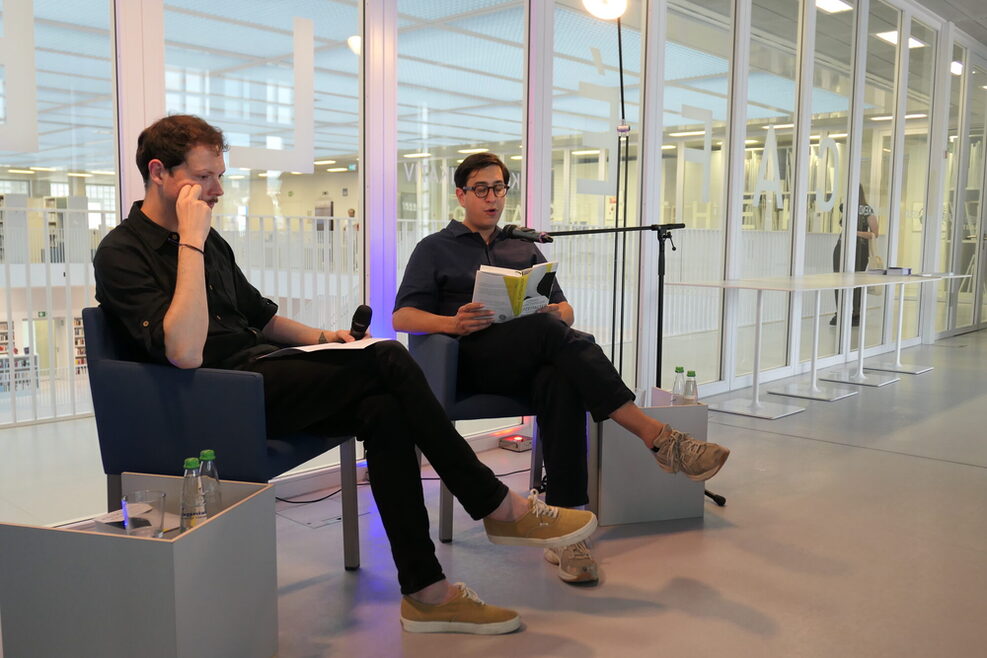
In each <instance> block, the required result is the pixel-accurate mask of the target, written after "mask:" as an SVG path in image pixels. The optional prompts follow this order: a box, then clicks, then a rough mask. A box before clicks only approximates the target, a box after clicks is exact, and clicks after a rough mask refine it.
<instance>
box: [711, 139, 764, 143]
mask: <svg viewBox="0 0 987 658" xmlns="http://www.w3.org/2000/svg"><path fill="white" fill-rule="evenodd" d="M721 143H722V142H721ZM760 143H761V140H759V139H745V140H744V144H760Z"/></svg>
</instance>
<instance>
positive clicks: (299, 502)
mask: <svg viewBox="0 0 987 658" xmlns="http://www.w3.org/2000/svg"><path fill="white" fill-rule="evenodd" d="M530 470H531V467H528V468H522V469H521V470H518V471H511V472H510V473H494V477H498V478H503V477H507V476H508V475H517V474H518V473H527V472H528V471H530ZM440 479H441V478H422V481H423V482H424V481H428V480H440ZM356 484H357V486H359V487H363V486H366V485H368V484H370V483H369V482H357V483H356ZM342 490H343V489H342V488H339V489H336V490H335V491H333V492H332V493H328V494H326V495H325V496H323V497H322V498H316V499H314V500H288V499H287V498H279V497H277V496H275V497H274V500H276V501H278V502H281V503H289V504H291V505H308V504H310V503H321V502H322V501H323V500H328V499H329V498H332V497H333V496H335V495H336V494H338V493H339V492H340V491H342Z"/></svg>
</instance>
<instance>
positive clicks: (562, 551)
mask: <svg viewBox="0 0 987 658" xmlns="http://www.w3.org/2000/svg"><path fill="white" fill-rule="evenodd" d="M545 559H546V560H548V561H549V562H550V563H552V564H557V565H559V578H561V579H562V580H564V581H565V582H567V583H595V582H596V581H598V580H599V579H600V576H599V574H598V573H597V567H596V560H594V559H593V556H592V555H591V554H590V552H589V546H587V545H586V542H584V541H581V542H579V543H578V544H572V545H571V546H563V547H561V548H546V549H545Z"/></svg>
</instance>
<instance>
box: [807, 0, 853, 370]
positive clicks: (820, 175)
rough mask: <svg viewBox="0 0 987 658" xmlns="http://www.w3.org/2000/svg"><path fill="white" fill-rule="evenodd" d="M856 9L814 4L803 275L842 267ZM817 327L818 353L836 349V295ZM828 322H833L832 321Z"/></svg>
mask: <svg viewBox="0 0 987 658" xmlns="http://www.w3.org/2000/svg"><path fill="white" fill-rule="evenodd" d="M856 20H857V19H856V9H855V7H853V6H851V5H850V4H849V3H844V4H842V5H832V6H830V5H827V8H823V7H819V6H817V10H816V52H815V64H814V68H813V72H812V84H813V88H812V118H811V121H812V125H811V131H810V136H809V141H810V145H809V202H808V214H807V218H808V221H807V222H806V237H805V263H804V268H805V273H806V274H818V273H822V272H832V271H834V270H835V271H837V272H839V271H841V270H842V267H840V261H839V257H840V247H839V237H840V231H841V227H840V217H841V213H842V209H843V206H844V197H845V195H846V189H847V171H848V169H849V167H848V162H847V157H848V154H847V143H848V141H847V139H848V134H849V132H850V96H851V94H852V92H853V89H852V87H853V70H852V64H851V62H852V56H853V46H854V40H853V32H854V25H855V23H856ZM819 294H821V295H822V299H821V307H822V311H823V315H822V317H821V320H820V327H819V355H820V356H830V355H832V354H836V352H837V351H838V350H839V331H838V329H837V326H836V322H835V315H833V314H834V313H835V311H836V301H837V299H838V295H837V294H835V293H830V292H829V291H825V292H823V293H819ZM815 309H816V300H815V297H814V295H803V300H802V336H801V341H800V343H799V345H800V352H801V354H800V359H801V360H802V361H807V360H808V359H810V358H811V357H812V322H813V318H814V316H815ZM831 322H832V324H831Z"/></svg>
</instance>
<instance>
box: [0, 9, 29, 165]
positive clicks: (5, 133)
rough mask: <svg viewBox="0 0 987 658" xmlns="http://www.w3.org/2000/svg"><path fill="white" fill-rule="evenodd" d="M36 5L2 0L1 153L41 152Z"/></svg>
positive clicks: (0, 49)
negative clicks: (38, 109) (35, 65)
mask: <svg viewBox="0 0 987 658" xmlns="http://www.w3.org/2000/svg"><path fill="white" fill-rule="evenodd" d="M32 8H33V3H30V2H22V1H19V0H13V1H11V0H3V3H2V14H3V36H0V70H2V73H0V81H2V87H0V151H16V152H18V153H35V152H36V151H37V150H38V117H37V102H36V99H37V84H36V83H35V79H34V15H33V13H32Z"/></svg>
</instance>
